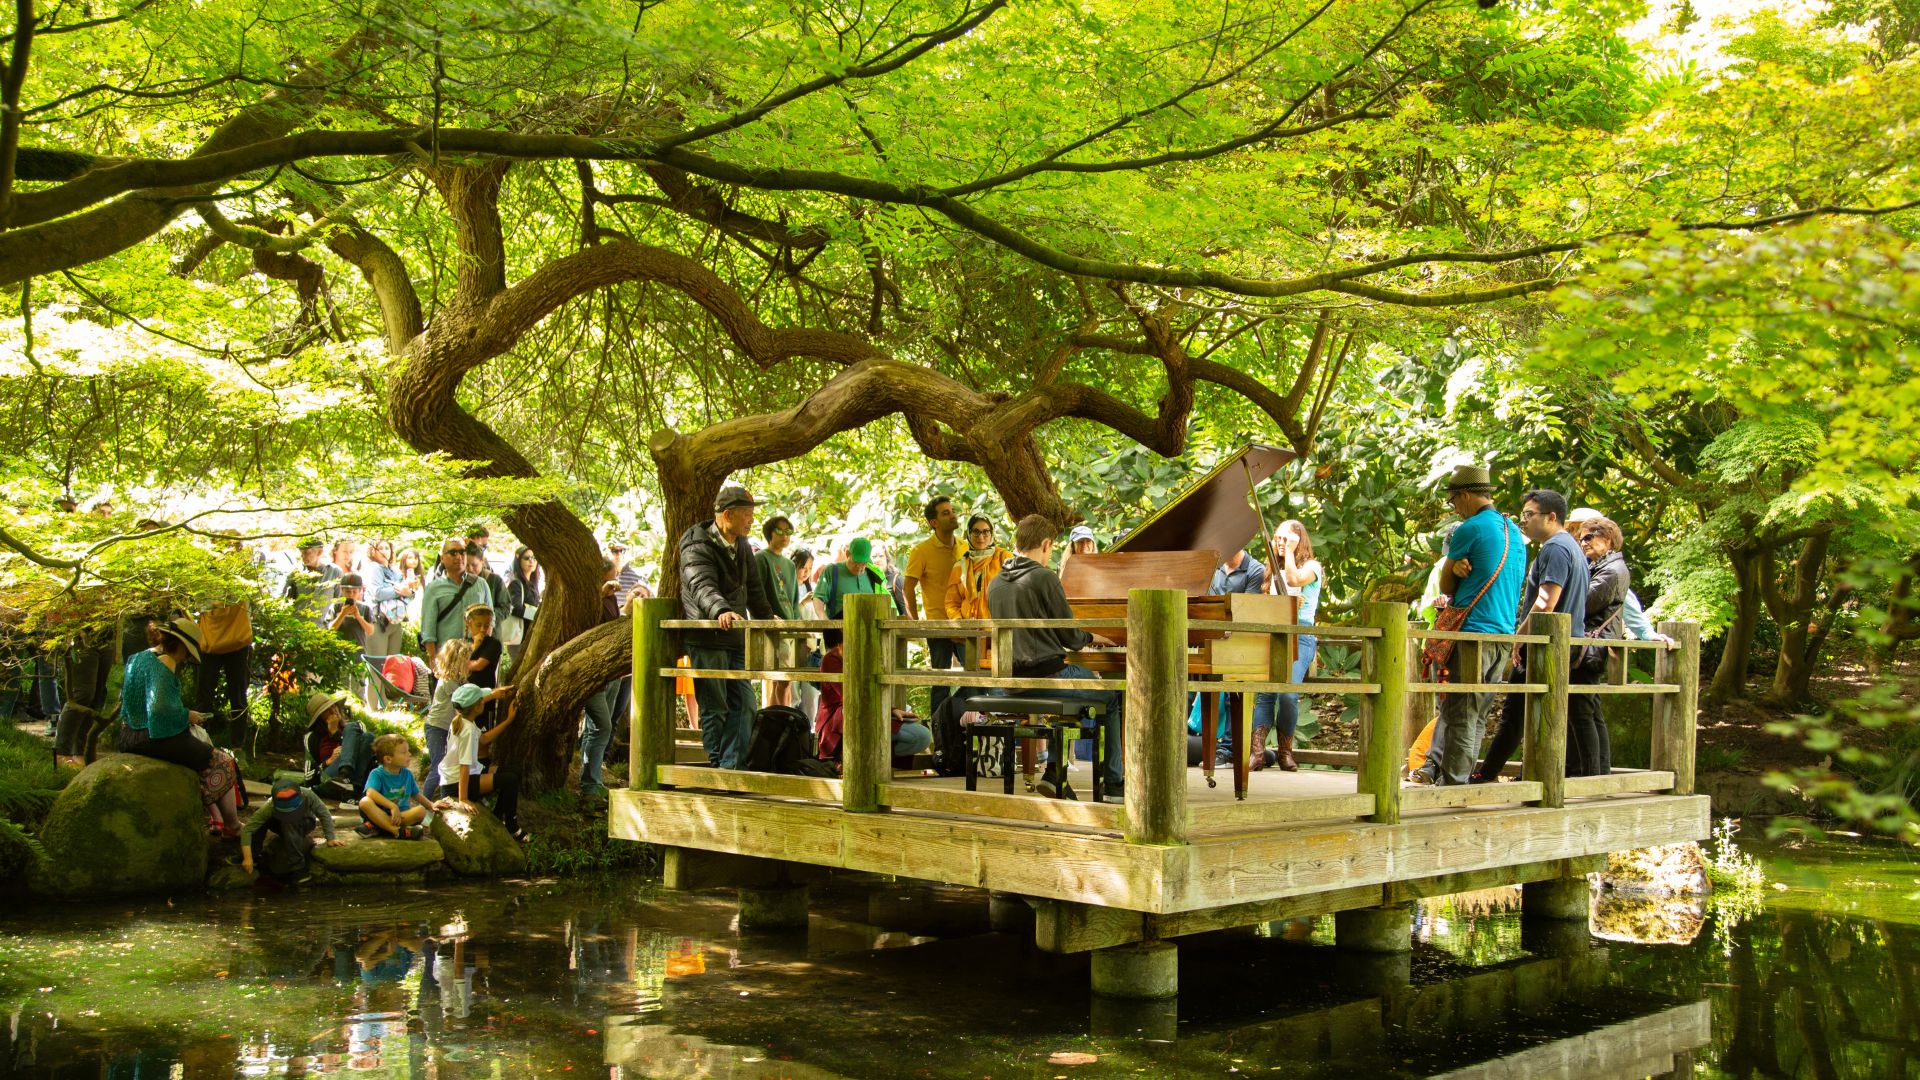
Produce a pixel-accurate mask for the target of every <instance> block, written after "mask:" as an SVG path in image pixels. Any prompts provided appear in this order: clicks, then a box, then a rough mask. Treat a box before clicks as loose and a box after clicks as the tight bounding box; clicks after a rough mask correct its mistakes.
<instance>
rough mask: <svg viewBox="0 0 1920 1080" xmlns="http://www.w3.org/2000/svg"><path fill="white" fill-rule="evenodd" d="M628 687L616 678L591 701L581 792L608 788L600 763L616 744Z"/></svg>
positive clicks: (583, 747)
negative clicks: (615, 727) (615, 733)
mask: <svg viewBox="0 0 1920 1080" xmlns="http://www.w3.org/2000/svg"><path fill="white" fill-rule="evenodd" d="M626 685H627V680H625V679H615V680H613V681H612V682H610V683H608V684H607V685H605V686H603V687H601V688H600V690H599V692H597V693H595V694H594V695H593V696H592V697H590V698H588V699H587V705H586V712H585V717H584V720H583V722H582V723H581V726H580V790H581V791H582V792H583V793H591V792H592V791H593V790H594V789H595V788H600V787H605V786H606V785H605V784H602V783H601V782H600V763H601V762H602V761H605V760H606V757H607V744H608V743H610V742H612V741H613V725H614V722H615V720H616V719H617V718H618V717H619V715H620V697H621V694H620V691H621V689H622V688H623V687H625V686H626ZM703 711H704V710H703Z"/></svg>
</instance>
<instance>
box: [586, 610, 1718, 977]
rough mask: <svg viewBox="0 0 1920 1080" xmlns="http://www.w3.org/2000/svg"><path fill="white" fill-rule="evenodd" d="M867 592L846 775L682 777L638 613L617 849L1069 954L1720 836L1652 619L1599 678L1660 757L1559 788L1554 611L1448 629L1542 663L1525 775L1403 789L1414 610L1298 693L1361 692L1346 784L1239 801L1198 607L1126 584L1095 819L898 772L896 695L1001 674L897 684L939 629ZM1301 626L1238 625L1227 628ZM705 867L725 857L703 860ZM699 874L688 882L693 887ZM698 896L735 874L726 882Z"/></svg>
mask: <svg viewBox="0 0 1920 1080" xmlns="http://www.w3.org/2000/svg"><path fill="white" fill-rule="evenodd" d="M870 599H878V600H884V598H863V597H854V598H850V600H849V612H848V616H847V619H846V621H845V623H844V632H845V640H846V642H847V653H846V670H845V672H844V674H843V675H842V676H841V677H840V681H841V684H842V688H843V690H844V692H845V700H846V721H845V740H846V749H845V772H844V776H843V778H842V779H832V780H829V779H815V778H807V777H796V776H780V775H772V774H764V773H751V772H742V771H730V770H719V769H712V768H706V767H704V766H693V765H683V764H678V763H676V761H675V753H676V750H675V732H674V730H673V726H672V724H673V721H672V716H673V713H672V710H671V707H670V706H671V701H670V698H669V697H668V695H669V694H670V692H671V690H670V687H671V682H670V677H671V676H672V675H673V674H675V671H674V668H673V666H672V665H673V660H674V655H675V653H676V652H677V650H674V649H673V648H672V647H671V645H670V643H669V640H668V632H669V630H670V629H672V624H671V623H670V619H671V616H672V614H673V607H674V605H673V603H672V602H671V601H647V602H643V604H642V605H641V607H640V609H639V610H638V612H637V613H636V616H635V618H634V634H635V671H636V673H637V678H636V685H635V693H634V695H633V702H634V736H633V745H634V748H635V753H634V760H635V783H634V786H633V787H632V788H630V789H627V790H623V791H616V792H614V793H613V795H612V799H611V805H610V813H609V830H610V832H611V834H612V835H613V836H615V837H617V838H622V839H629V840H637V841H644V842H648V843H653V844H658V845H662V846H663V847H665V848H666V849H667V850H668V862H669V868H670V876H671V873H672V868H673V867H674V865H675V863H676V860H683V861H684V860H688V859H691V858H692V856H693V854H694V853H702V852H704V853H713V855H717V856H719V857H721V858H725V857H727V856H732V857H737V858H740V859H743V860H755V861H765V862H767V863H768V864H800V865H808V866H816V867H830V868H841V869H848V870H858V871H866V872H872V873H880V874H892V875H898V876H900V877H905V878H914V879H920V880H926V881H936V882H943V883H948V884H957V885H970V886H977V887H980V888H984V889H989V890H994V891H996V892H1001V893H1010V894H1014V895H1016V896H1020V897H1024V898H1026V899H1027V900H1028V901H1029V902H1030V903H1031V904H1032V905H1033V907H1034V908H1035V910H1036V911H1037V912H1038V913H1039V914H1038V919H1037V927H1036V931H1035V934H1036V939H1037V940H1038V941H1039V943H1040V944H1041V945H1042V946H1043V947H1046V948H1049V949H1053V950H1057V951H1065V952H1073V951H1080V950H1084V949H1095V950H1098V949H1108V948H1111V947H1114V946H1117V945H1123V944H1128V943H1134V942H1153V941H1158V940H1163V939H1169V938H1177V937H1180V936H1182V935H1185V934H1190V933H1196V932H1200V931H1205V930H1212V929H1220V928H1226V927H1232V926H1244V925H1248V924H1252V923H1256V922H1262V921H1266V920H1269V919H1275V918H1283V917H1288V916H1293V915H1307V914H1321V913H1327V912H1340V911H1351V910H1355V909H1367V908H1373V909H1380V908H1393V907H1395V906H1396V905H1403V904H1405V903H1406V902H1407V901H1410V900H1412V899H1415V898H1418V897H1422V896H1431V895H1441V894H1445V893H1449V892H1459V891H1464V890H1467V889H1476V888H1486V887H1490V886H1494V885H1502V884H1514V883H1532V882H1542V881H1560V882H1565V883H1568V884H1572V883H1573V882H1574V881H1575V880H1576V879H1578V878H1579V877H1580V875H1583V874H1584V873H1586V872H1588V871H1589V870H1591V869H1593V868H1595V867H1597V866H1598V865H1599V864H1600V863H1601V862H1602V861H1603V860H1604V858H1605V856H1606V854H1607V853H1608V852H1613V851H1623V850H1630V849H1635V848H1643V847H1649V846H1653V845H1657V844H1667V843H1674V842H1679V841H1685V840H1698V839H1704V838H1705V837H1706V836H1707V835H1708V832H1709V828H1710V824H1709V819H1708V801H1707V799H1706V798H1705V797H1702V796H1697V795H1694V794H1692V790H1693V754H1692V749H1693V723H1694V711H1695V710H1694V694H1695V691H1696V688H1697V686H1698V630H1697V627H1694V626H1693V625H1692V624H1681V623H1668V624H1664V625H1663V630H1664V631H1665V632H1667V633H1669V634H1670V635H1671V636H1674V637H1675V638H1676V640H1678V641H1679V642H1680V644H1681V647H1680V648H1679V649H1677V650H1674V651H1671V652H1663V653H1662V655H1661V656H1660V663H1659V672H1658V674H1657V676H1656V682H1654V683H1651V684H1629V683H1627V682H1626V681H1625V679H1624V676H1620V677H1617V678H1614V679H1610V680H1609V681H1608V682H1607V683H1605V684H1603V685H1604V687H1605V691H1606V692H1611V693H1615V694H1625V693H1642V694H1646V695H1649V696H1651V697H1652V698H1653V700H1654V734H1653V747H1652V760H1653V762H1654V764H1655V766H1656V767H1655V768H1653V769H1649V770H1616V771H1615V772H1614V773H1613V774H1612V775H1610V776H1602V777H1567V776H1566V775H1565V765H1564V761H1565V746H1566V717H1567V709H1566V707H1567V703H1568V700H1569V697H1570V695H1571V693H1573V692H1576V691H1579V690H1582V689H1586V688H1581V687H1572V686H1570V685H1569V680H1568V675H1567V667H1566V661H1565V657H1566V656H1567V655H1568V653H1567V648H1568V641H1569V638H1568V629H1569V628H1568V626H1567V620H1566V618H1565V616H1557V615H1556V616H1549V617H1545V618H1541V619H1536V623H1538V622H1545V623H1546V624H1547V632H1546V633H1544V634H1535V635H1532V636H1528V637H1519V638H1516V637H1512V636H1508V637H1499V636H1493V635H1452V636H1454V637H1457V638H1459V639H1460V646H1461V648H1463V649H1473V648H1481V647H1497V648H1511V647H1515V646H1518V647H1523V648H1527V649H1529V650H1530V652H1529V670H1530V673H1531V674H1530V677H1531V678H1532V679H1533V680H1534V681H1533V682H1531V683H1528V684H1524V686H1522V687H1516V688H1514V689H1517V690H1520V691H1521V692H1523V693H1525V694H1527V695H1528V697H1527V705H1528V707H1527V709H1526V715H1525V718H1524V722H1525V725H1526V727H1525V732H1526V734H1525V737H1524V739H1523V741H1522V746H1523V762H1522V766H1521V768H1520V769H1519V772H1520V778H1519V779H1517V780H1510V781H1508V782H1503V783H1498V784H1491V785H1480V786H1465V787H1438V788H1433V787H1407V786H1405V785H1403V783H1402V781H1401V778H1400V774H1401V773H1402V771H1403V770H1404V762H1405V758H1406V749H1405V747H1406V740H1407V737H1408V735H1409V733H1410V731H1411V730H1412V729H1414V728H1415V727H1416V726H1417V724H1418V723H1419V722H1420V721H1421V720H1422V719H1423V716H1422V715H1421V714H1419V713H1417V712H1416V709H1418V708H1421V707H1425V706H1424V704H1423V703H1424V701H1425V696H1427V695H1431V694H1433V693H1435V692H1437V691H1439V690H1440V687H1439V686H1437V685H1436V684H1431V683H1421V682H1416V681H1415V680H1414V679H1413V678H1412V677H1411V673H1412V671H1413V669H1414V656H1415V655H1416V654H1417V651H1418V647H1419V643H1420V641H1421V639H1422V637H1423V636H1424V635H1425V632H1423V631H1421V630H1420V629H1419V628H1417V627H1409V626H1408V625H1407V623H1406V612H1405V608H1404V606H1403V605H1397V604H1371V605H1368V606H1367V610H1366V613H1365V616H1364V617H1363V618H1362V620H1361V622H1360V624H1359V625H1358V626H1355V627H1350V628H1336V629H1340V630H1344V631H1345V636H1346V637H1348V638H1349V639H1352V640H1357V641H1359V642H1361V644H1362V645H1363V649H1364V654H1363V664H1362V670H1361V672H1360V678H1359V679H1358V680H1357V681H1352V682H1348V683H1345V684H1335V683H1311V682H1309V683H1306V684H1301V689H1302V690H1304V691H1306V692H1309V693H1311V692H1316V691H1318V692H1328V693H1355V694H1356V696H1357V697H1358V699H1359V701H1360V704H1361V716H1362V728H1363V748H1362V749H1361V750H1360V751H1359V752H1357V753H1352V754H1344V755H1342V754H1327V753H1321V754H1318V755H1314V757H1315V759H1316V760H1318V761H1320V762H1323V763H1329V764H1332V765H1334V766H1336V768H1331V769H1324V770H1313V769H1309V770H1303V771H1301V772H1298V773H1283V772H1281V771H1279V770H1277V769H1268V770H1265V771H1263V772H1259V773H1255V774H1252V776H1251V777H1249V778H1248V780H1249V783H1248V787H1247V797H1246V798H1244V799H1238V798H1235V797H1234V794H1233V791H1232V789H1231V787H1230V786H1229V785H1228V784H1226V783H1224V782H1223V783H1221V785H1220V786H1218V787H1214V786H1210V785H1209V784H1208V783H1206V782H1205V780H1204V779H1203V778H1202V776H1201V773H1200V771H1199V770H1197V769H1190V768H1188V767H1187V766H1186V728H1185V717H1186V712H1187V710H1186V707H1185V704H1186V700H1187V694H1188V693H1189V691H1192V690H1200V689H1205V688H1209V687H1211V688H1214V689H1217V688H1218V687H1219V684H1218V683H1212V684H1209V683H1205V682H1200V681H1191V680H1189V678H1188V676H1187V672H1186V655H1187V650H1186V647H1185V646H1186V643H1187V641H1188V627H1187V626H1186V625H1185V609H1184V607H1183V604H1184V596H1183V594H1180V593H1177V592H1170V591H1165V590H1136V591H1135V592H1134V594H1133V597H1132V599H1131V601H1130V603H1129V618H1128V628H1127V634H1128V639H1129V646H1128V651H1127V657H1126V663H1127V668H1126V678H1125V680H1124V682H1121V683H1120V685H1124V687H1125V706H1126V713H1125V733H1124V738H1123V743H1124V753H1123V760H1124V766H1125V769H1124V771H1125V775H1126V778H1127V779H1126V790H1127V799H1126V801H1125V802H1124V804H1120V803H1107V804H1095V803H1089V802H1072V801H1060V800H1051V799H1046V798H1041V797H1038V796H1035V795H1030V794H1027V793H1026V792H1025V790H1024V785H1023V784H1020V783H1018V782H1016V793H1015V794H1013V795H1007V794H1003V793H1001V790H1000V788H1001V784H1000V782H999V781H998V780H983V781H982V790H979V791H975V792H968V791H965V790H964V789H963V783H962V781H960V780H958V779H945V778H938V777H927V776H923V775H917V774H915V775H897V774H895V773H894V772H893V771H892V770H891V769H890V768H889V767H888V763H887V757H886V755H887V752H888V749H887V748H888V745H889V743H888V735H887V732H888V726H887V711H886V710H887V707H888V705H889V704H890V703H891V702H892V701H893V700H895V698H896V697H897V695H898V694H899V693H901V692H903V690H904V686H905V685H908V684H909V683H920V682H925V681H929V680H938V681H947V682H950V683H960V682H963V681H964V682H966V683H967V684H969V685H981V684H983V683H985V684H991V683H992V682H993V681H994V680H993V679H991V678H982V677H981V676H980V675H979V674H978V673H962V672H958V671H955V672H951V673H933V672H924V671H923V672H919V673H909V672H907V671H906V668H905V659H906V648H905V639H906V637H908V636H915V635H918V636H924V633H925V631H924V630H916V627H915V624H912V623H909V622H907V621H905V620H883V619H882V618H881V617H880V613H879V611H877V610H876V607H875V605H873V604H871V603H868V602H867V601H868V600H870ZM830 625H836V626H840V625H842V624H830ZM749 626H750V628H751V630H750V633H751V634H752V636H751V637H750V639H749V640H750V645H749V661H748V665H749V672H748V673H745V674H746V676H747V677H751V675H752V672H753V670H754V668H755V664H754V657H756V656H758V657H761V658H763V659H768V658H770V657H771V656H772V655H773V651H774V650H773V647H772V638H773V636H774V635H775V634H778V633H791V632H794V631H796V630H799V629H802V628H811V627H810V626H809V624H787V625H785V626H782V625H780V624H767V623H755V624H749ZM942 626H943V628H956V627H961V626H962V624H942ZM968 628H972V627H971V626H969V627H968ZM977 629H978V630H979V631H980V632H982V633H994V632H997V631H1000V630H1003V629H1004V627H1001V626H998V625H995V624H989V623H981V624H979V625H978V627H977ZM1309 629H1313V628H1305V627H1294V626H1270V627H1268V626H1255V627H1251V628H1249V627H1247V626H1245V625H1237V626H1236V627H1235V630H1234V632H1235V633H1259V634H1272V635H1281V634H1288V633H1298V632H1302V631H1304V630H1309ZM1321 629H1322V631H1323V633H1324V632H1325V631H1326V630H1327V628H1321ZM1622 644H1623V645H1625V644H1626V643H1622ZM1629 647H1638V643H1635V644H1634V645H1633V646H1629ZM767 666H768V667H771V663H770V662H769V663H768V665H767ZM682 670H684V669H682ZM1622 670H1623V669H1622ZM903 676H910V677H903ZM1054 681H1058V680H1054ZM1116 682H1118V680H1116ZM1288 685H1289V686H1291V685H1292V684H1288ZM1505 688H1506V687H1503V689H1505ZM1356 690H1357V691H1359V692H1358V693H1356ZM1339 766H1344V768H1341V767H1339ZM1079 768H1080V771H1079V772H1078V773H1077V774H1075V787H1076V788H1077V789H1079V790H1081V791H1082V792H1085V791H1087V790H1088V789H1090V787H1091V784H1090V783H1089V782H1088V781H1089V780H1090V774H1089V773H1088V772H1087V771H1086V770H1087V769H1088V768H1089V766H1087V765H1086V764H1085V763H1080V765H1079ZM685 865H686V866H691V865H693V863H692V862H691V861H686V862H685ZM702 865H706V866H713V865H716V864H715V863H714V860H713V858H712V857H709V858H708V859H707V861H706V862H705V863H703V864H702ZM696 877H697V875H694V874H692V873H691V871H688V872H687V873H685V874H683V875H682V878H683V880H684V881H686V882H688V883H692V882H694V881H695V879H696ZM705 880H710V881H712V882H715V883H723V882H724V881H725V880H726V875H724V874H721V875H718V876H709V877H708V878H706V879H705ZM1581 884H1582V885H1584V882H1581Z"/></svg>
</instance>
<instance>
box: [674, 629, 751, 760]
mask: <svg viewBox="0 0 1920 1080" xmlns="http://www.w3.org/2000/svg"><path fill="white" fill-rule="evenodd" d="M687 659H688V660H689V661H690V662H691V663H692V664H693V666H694V667H696V668H706V669H707V670H709V671H744V670H746V667H747V648H746V646H745V645H729V646H726V647H723V648H717V649H715V648H706V647H703V646H699V645H689V646H687ZM693 699H694V702H695V703H696V704H697V705H699V706H700V745H702V746H704V747H706V748H707V762H708V764H711V765H713V766H714V767H716V768H721V769H737V768H739V767H740V766H741V765H743V764H745V763H746V760H747V739H748V738H749V737H751V736H752V734H753V684H752V683H751V682H748V681H747V680H745V679H695V680H693Z"/></svg>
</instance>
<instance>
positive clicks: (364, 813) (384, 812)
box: [358, 735, 427, 840]
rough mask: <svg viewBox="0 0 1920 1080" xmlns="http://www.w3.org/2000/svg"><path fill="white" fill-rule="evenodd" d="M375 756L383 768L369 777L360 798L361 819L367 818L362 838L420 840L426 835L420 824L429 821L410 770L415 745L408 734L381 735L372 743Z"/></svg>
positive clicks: (371, 773)
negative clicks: (383, 837) (408, 738)
mask: <svg viewBox="0 0 1920 1080" xmlns="http://www.w3.org/2000/svg"><path fill="white" fill-rule="evenodd" d="M373 755H374V757H375V758H377V759H378V760H379V762H380V767H379V768H377V769H375V770H373V771H372V772H370V773H368V774H367V786H366V790H365V792H364V793H363V794H362V795H361V796H360V816H361V817H362V818H365V819H366V820H365V823H363V824H362V825H361V826H360V828H359V830H358V831H359V833H360V835H361V836H364V837H368V838H372V837H375V836H379V835H381V834H382V833H384V834H386V835H388V836H391V837H393V838H394V839H396V840H418V839H420V838H421V837H423V836H425V835H426V834H427V830H426V829H425V827H423V826H422V825H421V824H420V823H421V822H423V821H425V820H426V818H427V806H426V803H424V802H422V801H421V800H420V785H419V783H418V782H417V781H415V780H414V778H413V770H412V769H411V768H410V767H409V766H411V765H412V764H413V744H412V743H409V742H408V741H407V737H406V736H405V735H382V736H380V737H379V738H377V739H375V740H373Z"/></svg>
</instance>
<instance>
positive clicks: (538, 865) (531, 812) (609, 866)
mask: <svg viewBox="0 0 1920 1080" xmlns="http://www.w3.org/2000/svg"><path fill="white" fill-rule="evenodd" d="M520 823H521V824H522V825H523V826H525V827H526V829H527V831H528V832H530V833H532V834H533V839H532V840H531V841H530V842H529V843H528V844H527V873H529V874H536V875H541V876H552V877H578V876H582V875H591V874H608V873H615V872H631V871H635V870H638V871H641V872H643V873H649V874H654V873H658V872H659V870H660V855H659V852H658V851H657V850H655V849H654V848H653V847H652V846H650V845H647V844H636V843H634V842H632V841H631V840H615V839H613V838H612V837H610V836H608V835H607V807H606V804H605V803H602V802H598V801H595V800H590V799H583V798H581V797H580V796H578V795H576V794H574V793H573V792H572V791H548V792H544V793H542V794H540V795H536V796H534V797H532V798H530V799H527V800H525V801H524V802H522V804H521V806H520Z"/></svg>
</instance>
